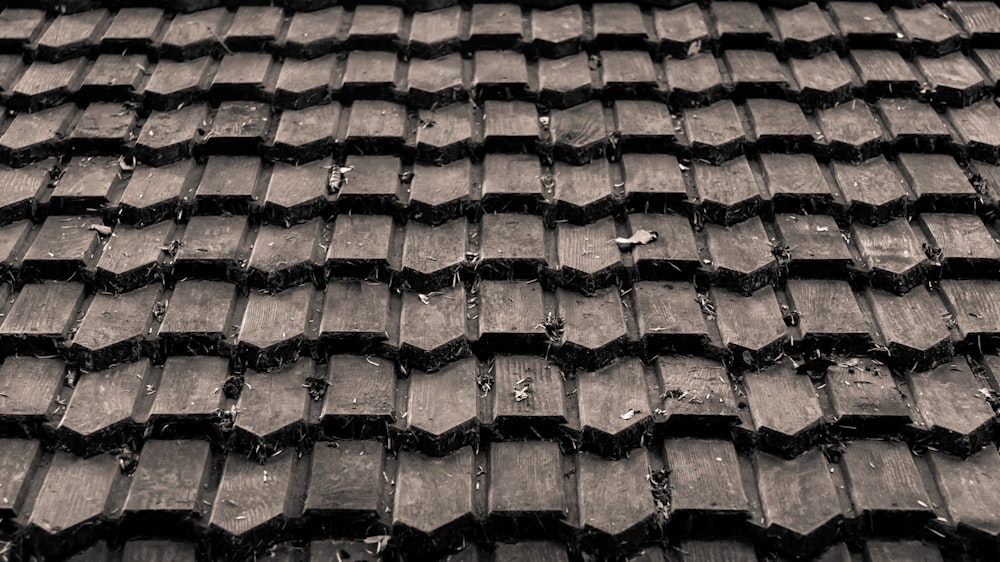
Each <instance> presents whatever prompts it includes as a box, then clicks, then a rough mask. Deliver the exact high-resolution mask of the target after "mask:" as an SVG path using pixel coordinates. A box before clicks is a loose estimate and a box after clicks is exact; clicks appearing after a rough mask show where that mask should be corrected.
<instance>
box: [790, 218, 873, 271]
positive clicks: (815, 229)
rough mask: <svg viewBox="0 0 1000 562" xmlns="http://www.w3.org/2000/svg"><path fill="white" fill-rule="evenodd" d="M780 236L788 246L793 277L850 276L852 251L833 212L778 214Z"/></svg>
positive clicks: (852, 260)
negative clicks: (823, 213) (821, 213)
mask: <svg viewBox="0 0 1000 562" xmlns="http://www.w3.org/2000/svg"><path fill="white" fill-rule="evenodd" d="M773 224H774V227H775V230H777V231H778V235H779V239H780V240H781V241H782V242H784V244H785V246H788V252H789V254H790V255H791V259H789V260H788V264H787V266H786V267H787V268H788V269H787V274H788V276H789V277H798V276H801V277H815V278H837V279H846V278H847V271H848V266H849V265H851V264H852V263H854V259H853V258H852V257H851V251H850V250H849V249H848V248H847V243H846V241H845V240H844V238H843V236H842V235H841V232H840V229H839V228H838V227H837V223H836V221H835V220H834V219H833V217H831V216H829V215H777V216H776V217H775V220H774V223H773Z"/></svg>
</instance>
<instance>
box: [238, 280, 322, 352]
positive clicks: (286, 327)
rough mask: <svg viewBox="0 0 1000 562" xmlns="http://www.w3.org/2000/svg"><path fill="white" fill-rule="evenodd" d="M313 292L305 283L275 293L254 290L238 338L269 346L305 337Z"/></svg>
mask: <svg viewBox="0 0 1000 562" xmlns="http://www.w3.org/2000/svg"><path fill="white" fill-rule="evenodd" d="M313 293H314V289H313V287H312V286H311V285H302V286H299V287H295V288H292V289H288V290H286V291H283V292H281V293H278V294H276V295H265V294H262V293H251V294H250V300H249V302H248V303H247V308H246V312H245V313H244V315H243V322H242V324H241V325H240V336H239V341H240V342H242V343H246V344H249V345H252V346H254V347H257V348H259V349H266V348H268V347H270V346H273V345H277V344H280V343H282V342H285V341H288V340H293V339H300V338H302V337H304V335H305V331H306V323H307V320H308V317H309V302H310V300H311V299H312V296H313Z"/></svg>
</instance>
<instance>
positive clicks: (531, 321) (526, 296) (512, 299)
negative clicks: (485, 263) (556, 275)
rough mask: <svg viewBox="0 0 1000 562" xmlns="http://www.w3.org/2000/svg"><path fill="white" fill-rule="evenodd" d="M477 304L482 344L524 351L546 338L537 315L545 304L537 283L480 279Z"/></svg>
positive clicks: (541, 342) (538, 344) (536, 345)
mask: <svg viewBox="0 0 1000 562" xmlns="http://www.w3.org/2000/svg"><path fill="white" fill-rule="evenodd" d="M479 305H480V309H479V310H480V313H479V339H480V341H481V343H482V344H483V345H484V346H489V347H491V348H497V349H507V350H510V351H519V350H524V351H526V350H527V349H530V348H531V347H536V348H538V347H539V346H540V345H542V344H543V343H544V342H545V341H546V337H545V329H544V328H543V327H542V326H541V325H540V323H539V318H538V311H540V310H543V309H544V304H543V302H542V288H541V286H539V285H538V284H537V283H533V284H531V285H526V284H524V283H518V282H504V281H483V282H481V283H480V284H479Z"/></svg>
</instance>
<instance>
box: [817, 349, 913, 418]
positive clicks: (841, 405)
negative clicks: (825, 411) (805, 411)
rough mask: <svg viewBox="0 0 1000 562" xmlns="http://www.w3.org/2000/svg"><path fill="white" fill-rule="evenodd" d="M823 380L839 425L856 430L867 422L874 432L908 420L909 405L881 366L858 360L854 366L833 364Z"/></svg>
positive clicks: (886, 370)
mask: <svg viewBox="0 0 1000 562" xmlns="http://www.w3.org/2000/svg"><path fill="white" fill-rule="evenodd" d="M826 381H827V386H826V388H825V390H826V393H827V394H828V395H829V396H830V400H831V403H832V404H833V411H834V414H835V415H836V419H837V420H838V422H839V423H840V424H842V425H847V426H850V427H855V428H858V429H861V428H863V427H864V426H866V425H870V426H871V429H873V430H874V431H877V432H882V431H886V430H887V428H888V427H893V426H895V427H898V426H899V425H900V424H902V423H904V422H908V421H909V420H910V417H911V415H912V410H911V409H910V405H909V404H907V403H906V401H904V399H903V396H902V394H901V393H900V390H901V389H900V388H898V387H897V386H896V381H895V380H894V379H893V377H892V376H891V374H890V372H889V370H888V369H887V368H885V367H884V366H881V367H880V366H877V365H865V364H863V363H860V362H859V363H858V365H857V366H854V367H846V366H840V365H832V366H831V367H830V368H829V369H828V370H827V372H826Z"/></svg>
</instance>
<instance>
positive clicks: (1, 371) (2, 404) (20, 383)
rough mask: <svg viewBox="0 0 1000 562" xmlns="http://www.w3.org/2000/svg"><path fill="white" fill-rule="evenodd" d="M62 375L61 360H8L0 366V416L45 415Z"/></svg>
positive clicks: (60, 385) (60, 383) (14, 358)
mask: <svg viewBox="0 0 1000 562" xmlns="http://www.w3.org/2000/svg"><path fill="white" fill-rule="evenodd" d="M65 375H66V363H65V362H63V360H61V359H56V358H50V359H40V358H35V357H8V358H7V359H5V360H4V363H3V366H0V395H2V396H0V416H3V417H7V416H14V417H42V416H45V414H46V413H47V412H48V410H49V407H50V406H51V405H52V401H53V399H54V398H55V394H56V392H57V391H58V390H59V389H60V388H61V387H62V383H63V377H64V376H65Z"/></svg>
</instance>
